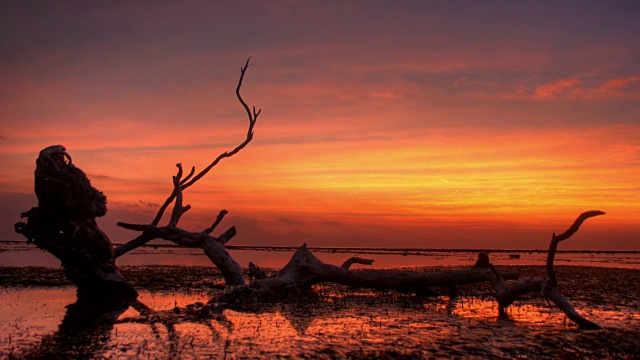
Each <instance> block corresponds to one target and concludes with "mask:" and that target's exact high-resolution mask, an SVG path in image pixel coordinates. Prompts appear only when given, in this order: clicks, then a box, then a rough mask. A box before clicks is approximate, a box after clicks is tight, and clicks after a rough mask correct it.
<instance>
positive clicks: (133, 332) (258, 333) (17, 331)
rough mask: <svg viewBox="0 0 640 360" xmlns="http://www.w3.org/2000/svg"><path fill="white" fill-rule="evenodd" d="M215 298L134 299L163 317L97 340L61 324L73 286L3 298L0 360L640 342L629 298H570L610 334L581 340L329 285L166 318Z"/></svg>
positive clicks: (561, 350) (491, 309) (575, 352)
mask: <svg viewBox="0 0 640 360" xmlns="http://www.w3.org/2000/svg"><path fill="white" fill-rule="evenodd" d="M629 281H633V279H629ZM221 291H222V290H211V289H195V290H191V291H155V292H150V291H141V292H140V297H139V301H140V302H141V303H143V304H144V305H146V306H147V307H149V308H152V309H154V310H155V312H156V313H157V314H161V315H162V316H159V317H157V318H156V320H149V318H145V317H141V316H140V312H139V311H138V310H135V309H134V307H129V308H128V309H127V310H126V311H124V312H122V311H120V312H118V313H117V314H116V316H114V317H113V320H112V321H111V322H107V323H105V324H103V325H102V326H101V327H99V328H98V330H95V329H92V330H91V331H88V332H87V331H80V332H79V333H78V334H75V333H74V334H75V335H74V336H73V337H71V339H70V337H69V336H68V333H65V332H64V331H63V329H62V327H60V329H59V328H58V326H59V325H60V324H61V322H62V321H63V320H64V319H65V313H66V308H65V306H66V305H69V304H71V303H73V302H74V301H75V289H74V288H73V287H70V286H63V287H59V286H58V287H22V286H16V287H7V288H3V289H0V319H2V322H0V358H3V357H12V356H15V357H22V356H26V357H42V358H48V357H52V356H56V357H89V358H92V357H100V358H114V359H115V358H118V359H127V358H130V359H133V358H152V359H165V358H185V359H189V358H194V359H195V358H274V357H310V358H348V357H355V358H359V357H366V356H368V355H372V354H373V356H376V357H377V356H382V355H384V356H390V357H392V358H393V357H402V356H405V355H411V356H415V357H425V358H428V357H431V356H435V357H444V358H449V357H452V356H462V357H465V358H466V357H498V358H513V357H518V356H527V357H539V356H542V357H546V356H562V357H567V356H569V357H573V356H590V357H607V356H614V357H615V356H617V355H616V354H618V355H619V356H624V355H629V353H628V352H629V351H632V350H633V349H635V348H634V347H633V346H637V344H635V345H633V344H627V345H630V346H631V348H630V349H631V350H629V346H627V347H624V346H623V347H621V348H617V347H616V346H619V345H620V342H621V341H622V342H624V341H626V340H628V339H629V336H632V337H633V336H635V337H637V335H638V334H640V310H639V307H638V299H637V297H636V298H635V300H634V298H633V296H631V297H630V298H628V299H627V300H624V301H620V300H617V301H614V302H610V303H602V302H597V301H596V302H594V301H585V300H580V299H578V300H571V302H572V303H573V305H574V307H576V309H578V310H579V311H580V312H581V313H582V314H583V315H585V316H587V317H588V318H589V319H590V320H593V321H595V322H598V323H600V324H601V325H602V326H604V327H605V328H606V329H607V330H606V331H590V332H585V331H578V330H576V328H575V327H574V326H573V325H572V324H570V323H569V322H568V321H566V320H565V317H564V315H563V314H562V313H561V312H559V311H558V310H556V309H550V308H548V307H547V306H546V303H545V302H544V301H543V300H542V299H540V298H535V297H534V298H532V299H528V300H526V301H521V302H518V303H516V304H515V306H512V307H510V309H509V310H510V315H511V317H512V320H513V321H498V320H497V308H496V302H495V300H494V299H493V298H491V296H490V294H488V296H480V297H477V296H462V297H460V298H458V299H449V298H448V297H446V296H443V297H439V298H435V299H434V298H420V297H415V296H410V295H404V294H397V293H395V292H379V291H367V290H356V291H354V290H348V289H346V288H342V287H336V286H317V287H316V288H315V293H317V294H319V296H318V297H317V298H314V299H312V300H310V301H297V302H287V303H278V304H272V305H265V306H261V307H260V308H258V309H253V311H252V312H239V311H233V310H224V311H222V312H220V313H217V314H216V313H214V314H207V315H205V316H199V315H200V314H199V313H198V310H191V312H189V313H188V314H186V315H189V316H188V317H187V318H181V320H172V319H173V318H171V317H170V316H167V314H169V315H170V314H172V309H173V308H174V307H175V306H178V307H180V308H182V309H185V307H186V306H187V305H189V304H193V303H195V302H197V301H200V302H204V303H206V302H207V301H208V300H209V299H210V298H212V297H215V296H217V295H220V293H221ZM633 292H634V290H633V289H632V290H631V295H633ZM583 295H585V294H583ZM587 295H588V294H587ZM636 295H637V293H636ZM587 297H588V296H587ZM183 311H184V310H183ZM183 315H185V314H184V313H183ZM185 319H186V320H185ZM66 320H67V326H68V322H69V321H68V320H69V319H68V317H67V319H66ZM594 341H600V342H602V344H601V345H598V344H597V343H594ZM594 344H596V345H597V346H596V345H594ZM623 345H624V344H623Z"/></svg>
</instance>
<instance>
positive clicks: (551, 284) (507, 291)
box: [478, 210, 605, 330]
mask: <svg viewBox="0 0 640 360" xmlns="http://www.w3.org/2000/svg"><path fill="white" fill-rule="evenodd" d="M604 214H605V213H604V212H602V211H599V210H594V211H587V212H584V213H582V214H580V216H578V218H577V219H576V220H575V222H574V223H573V225H572V226H571V227H570V228H569V229H568V230H567V231H565V232H564V233H562V234H560V235H556V234H553V236H552V238H551V243H550V245H549V252H548V253H547V274H548V276H549V278H548V279H539V278H534V279H527V280H524V281H521V282H518V283H516V284H513V285H508V284H507V283H506V282H505V278H504V276H503V275H502V274H500V272H498V270H497V269H496V268H495V266H493V265H492V264H491V263H489V262H488V257H487V259H486V261H485V260H483V261H482V264H483V265H484V264H486V267H487V268H490V269H491V270H492V271H493V273H494V274H495V278H494V279H493V280H492V281H491V282H492V283H493V285H494V287H495V289H496V299H497V301H498V312H499V317H500V318H507V313H506V309H507V307H508V306H509V305H511V304H513V302H514V301H516V300H517V299H518V298H520V296H522V295H524V294H527V293H532V292H539V293H542V294H543V295H544V297H545V298H547V299H549V300H551V301H552V302H553V303H554V304H556V306H557V307H558V308H559V309H560V310H562V312H564V313H565V315H566V316H567V317H568V318H569V319H570V320H571V321H573V322H574V323H576V324H577V325H578V327H580V328H581V329H589V330H599V329H602V327H601V326H600V325H598V324H596V323H594V322H592V321H589V320H587V319H585V318H584V317H583V316H582V315H580V314H578V313H577V312H576V310H575V309H574V308H573V306H571V304H570V303H569V301H568V300H567V299H566V298H565V297H564V296H563V295H562V294H561V293H560V292H559V291H558V289H557V286H558V279H557V276H556V272H555V270H554V268H553V260H554V258H555V254H556V251H557V249H558V243H559V242H560V241H563V240H566V239H568V238H569V237H571V235H573V234H574V233H575V232H576V231H578V229H579V228H580V225H582V223H583V222H584V221H585V220H586V219H588V218H590V217H594V216H599V215H604ZM478 262H481V261H480V260H479V261H478Z"/></svg>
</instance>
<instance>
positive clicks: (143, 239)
mask: <svg viewBox="0 0 640 360" xmlns="http://www.w3.org/2000/svg"><path fill="white" fill-rule="evenodd" d="M250 60H251V58H249V59H247V62H246V63H245V65H244V66H243V67H242V68H241V69H240V79H239V80H238V86H237V87H236V96H237V97H238V100H239V101H240V104H242V107H243V108H244V109H245V111H246V113H247V116H248V118H249V127H248V129H247V135H246V137H245V139H244V141H243V142H242V143H240V144H239V145H238V146H236V147H235V148H234V149H233V150H231V151H227V152H224V153H222V154H220V155H218V157H217V158H216V159H215V160H213V162H211V163H210V164H209V165H208V166H207V167H206V168H204V169H203V170H202V171H200V172H199V173H198V174H197V175H195V176H194V175H193V174H194V173H195V168H193V167H192V169H191V172H190V173H189V175H187V176H186V177H185V178H184V179H183V180H181V181H179V187H176V186H174V189H173V191H172V192H171V195H169V197H168V198H167V199H166V200H165V202H164V203H163V204H162V205H161V206H160V209H158V212H157V214H156V216H155V218H154V219H153V220H152V221H151V225H153V226H158V224H159V223H160V220H161V219H162V216H163V215H164V212H165V210H166V209H167V208H168V207H169V205H170V204H171V203H172V202H173V201H174V200H175V199H176V197H177V196H178V195H179V193H181V191H184V190H186V189H187V188H189V187H190V186H191V185H193V184H195V183H196V182H197V181H198V180H200V179H201V178H202V177H203V176H205V175H206V174H207V173H208V172H209V171H210V170H211V169H212V168H213V167H215V166H216V165H217V164H218V163H219V162H220V161H221V160H222V159H224V158H228V157H231V156H233V155H235V154H236V153H238V152H239V151H240V150H242V149H244V148H245V147H246V146H247V144H249V142H251V140H252V139H253V128H254V126H255V124H256V120H257V119H258V115H260V112H261V110H258V111H256V109H255V107H253V113H252V112H251V111H250V110H249V106H248V105H247V103H246V102H245V101H244V99H243V98H242V96H241V95H240V89H241V87H242V81H243V80H244V75H245V73H246V71H247V68H248V67H249V61H250ZM179 175H180V176H181V175H182V167H181V165H180V166H179ZM176 209H179V210H178V212H181V213H184V212H185V211H187V210H188V207H186V208H182V207H181V206H174V214H172V215H176V213H175V212H176ZM183 209H184V210H183ZM180 215H181V214H180ZM218 216H220V215H218ZM173 217H174V216H172V218H173ZM178 218H179V217H178ZM220 220H222V219H220ZM214 225H216V226H217V223H214ZM213 228H215V226H213ZM207 230H208V229H207ZM211 231H213V229H211ZM152 239H153V237H150V236H148V235H147V236H145V235H144V234H142V235H140V236H138V237H137V238H135V239H133V240H131V241H129V242H127V243H126V244H123V245H120V246H118V247H117V248H116V249H114V251H115V254H116V257H119V256H121V255H123V254H125V253H127V252H129V251H131V250H133V249H135V248H137V247H139V246H142V245H144V244H146V243H147V242H149V241H151V240H152Z"/></svg>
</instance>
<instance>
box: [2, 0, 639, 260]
mask: <svg viewBox="0 0 640 360" xmlns="http://www.w3.org/2000/svg"><path fill="white" fill-rule="evenodd" d="M639 17H640V3H638V2H636V1H615V0H614V1H606V2H605V1H580V2H575V1H518V2H507V1H402V2H396V1H349V2H343V1H188V2H173V1H153V2H144V1H143V2H136V1H122V2H121V1H104V2H102V1H95V2H94V1H92V2H85V1H66V2H53V1H33V2H13V1H11V2H10V1H4V2H2V3H0V42H1V44H2V46H1V49H2V50H0V80H1V81H0V119H1V125H0V149H1V150H2V151H1V152H0V238H2V239H19V236H18V235H17V234H15V233H14V231H13V224H14V223H15V222H16V221H19V214H20V212H22V211H26V210H28V209H29V208H31V207H32V206H36V205H37V199H36V197H35V195H34V193H33V171H34V170H35V159H36V157H37V155H38V152H39V151H40V150H41V149H43V148H44V147H47V146H49V145H54V144H62V145H64V146H65V147H66V148H67V150H68V152H69V153H70V155H71V157H72V158H73V163H74V164H75V165H76V166H78V167H79V168H81V169H82V170H83V171H84V172H85V173H86V174H87V176H88V177H89V178H90V179H91V182H92V184H93V186H94V187H96V188H98V189H100V190H101V191H102V192H104V193H105V195H106V196H107V199H108V208H109V212H108V214H107V215H106V216H105V217H103V218H100V219H99V224H100V226H101V227H102V228H103V230H105V232H106V233H107V234H108V235H109V236H110V238H111V240H112V241H113V242H116V243H119V242H125V241H127V240H130V239H132V238H134V237H135V236H136V235H137V234H136V233H135V232H132V231H128V230H124V229H121V228H118V227H117V226H116V225H115V224H116V222H117V221H124V222H130V223H148V222H150V221H151V220H152V219H153V217H154V215H155V213H156V212H157V210H158V205H159V204H161V203H163V202H164V200H165V198H166V197H167V196H168V195H169V194H170V192H171V189H172V183H171V176H172V175H174V174H175V171H176V167H175V164H176V163H182V164H183V165H184V167H185V168H189V167H191V166H195V167H196V170H200V169H202V168H204V167H205V166H206V165H208V164H209V163H210V162H211V161H212V160H213V159H214V158H215V157H216V156H217V155H218V154H220V153H222V152H224V151H228V150H231V149H233V148H234V147H235V146H236V145H237V144H239V143H240V142H242V141H243V139H244V136H245V133H246V131H247V126H248V119H247V116H246V113H244V110H243V109H242V107H241V105H240V103H239V102H238V101H237V99H236V98H235V87H236V85H237V82H238V79H239V75H240V68H241V66H242V65H244V63H245V61H246V60H247V59H248V58H249V57H252V58H251V65H250V67H249V68H248V70H247V74H246V77H245V79H244V83H243V86H242V90H241V91H242V95H243V97H244V100H245V101H246V102H247V103H248V104H249V105H250V106H255V107H256V108H259V109H262V113H261V114H260V116H259V118H258V123H257V124H256V127H255V137H254V140H253V141H252V142H251V143H250V144H249V145H248V146H247V147H246V148H245V149H244V150H242V151H241V152H240V153H238V154H237V155H236V156H233V157H232V158H229V159H225V160H223V161H222V162H221V163H220V164H219V165H218V166H217V167H215V168H214V169H213V170H212V171H211V172H210V173H209V174H208V175H207V176H206V177H205V178H203V179H202V180H201V181H199V182H198V183H197V184H196V185H194V186H193V187H191V188H190V189H188V190H187V191H186V192H185V194H184V197H185V198H184V201H185V203H187V204H190V205H191V206H192V210H190V211H189V212H187V213H186V214H185V215H184V216H183V218H182V220H181V223H180V224H181V226H182V227H183V228H185V229H187V230H193V231H199V230H201V229H204V228H205V227H207V226H209V225H210V224H211V223H212V222H213V220H214V219H215V217H216V215H217V214H218V212H219V211H220V210H221V209H226V210H227V211H229V214H228V215H227V217H226V218H225V220H224V221H223V223H222V224H221V227H220V230H219V231H223V230H225V229H226V228H228V227H230V226H233V225H235V226H236V228H237V231H238V235H237V236H236V238H234V239H233V240H232V241H233V242H232V243H233V244H237V245H300V244H302V243H303V242H306V243H308V244H309V245H313V246H382V247H421V248H422V247H424V248H506V249H517V248H533V249H544V248H546V247H548V244H549V240H550V238H551V236H552V234H553V233H554V232H556V233H560V232H562V231H564V230H565V229H567V228H568V226H569V225H571V223H572V222H573V220H574V219H575V218H576V217H577V216H578V215H579V214H580V213H582V212H584V211H588V210H602V211H605V212H606V213H607V214H606V215H605V216H600V217H597V218H593V219H589V220H588V221H587V222H586V223H585V224H584V225H583V227H582V228H581V230H580V232H578V233H577V234H576V235H575V236H574V238H571V239H570V240H568V241H567V242H566V244H565V243H563V244H562V245H561V248H565V249H598V250H607V249H608V250H633V249H635V250H639V249H640V241H639V240H640V206H639V204H640V185H639V180H640V35H639V34H640V22H639V21H638V20H637V19H638V18H639ZM214 235H215V233H214Z"/></svg>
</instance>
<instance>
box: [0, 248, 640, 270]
mask: <svg viewBox="0 0 640 360" xmlns="http://www.w3.org/2000/svg"><path fill="white" fill-rule="evenodd" d="M230 253H231V255H232V256H233V258H234V259H236V261H238V262H239V263H240V264H241V265H243V266H247V264H249V261H252V262H254V263H256V264H258V265H260V266H262V267H272V268H281V267H283V266H284V265H285V264H286V263H287V262H288V261H289V259H290V258H291V256H292V254H293V253H292V252H286V251H255V250H230ZM514 253H517V254H519V255H520V258H519V259H512V258H510V256H509V255H511V253H509V252H496V253H492V254H490V256H491V261H492V263H494V264H495V265H544V264H545V262H546V256H547V255H546V253H537V252H528V251H526V250H523V251H518V250H514ZM314 254H315V255H316V256H318V258H320V259H321V260H322V261H325V262H327V263H331V264H341V263H342V262H343V261H344V260H345V259H346V258H348V257H350V256H360V257H365V258H369V259H374V260H375V263H374V266H375V267H399V266H458V265H470V264H473V263H474V262H475V261H476V257H477V250H469V252H441V251H437V252H432V253H425V254H423V255H420V256H417V255H407V256H404V255H395V254H394V255H387V254H364V255H363V254H356V253H351V254H344V253H323V252H316V253H314ZM117 263H118V265H199V266H210V265H211V261H210V260H209V258H208V257H206V256H205V255H204V253H203V252H202V250H201V249H186V248H162V247H159V248H153V247H146V248H139V249H136V250H134V251H132V252H131V253H128V254H126V255H124V256H122V257H120V258H118V260H117ZM0 264H2V265H5V266H50V267H57V266H59V265H60V261H59V260H57V259H56V258H54V257H53V256H52V255H51V254H49V253H46V252H44V251H42V250H39V249H37V248H36V247H35V246H34V245H28V244H26V243H25V244H20V245H16V244H11V245H6V244H1V243H0ZM555 264H556V265H574V266H598V267H616V268H627V269H640V253H603V252H594V253H563V252H559V253H557V254H556V258H555Z"/></svg>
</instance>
